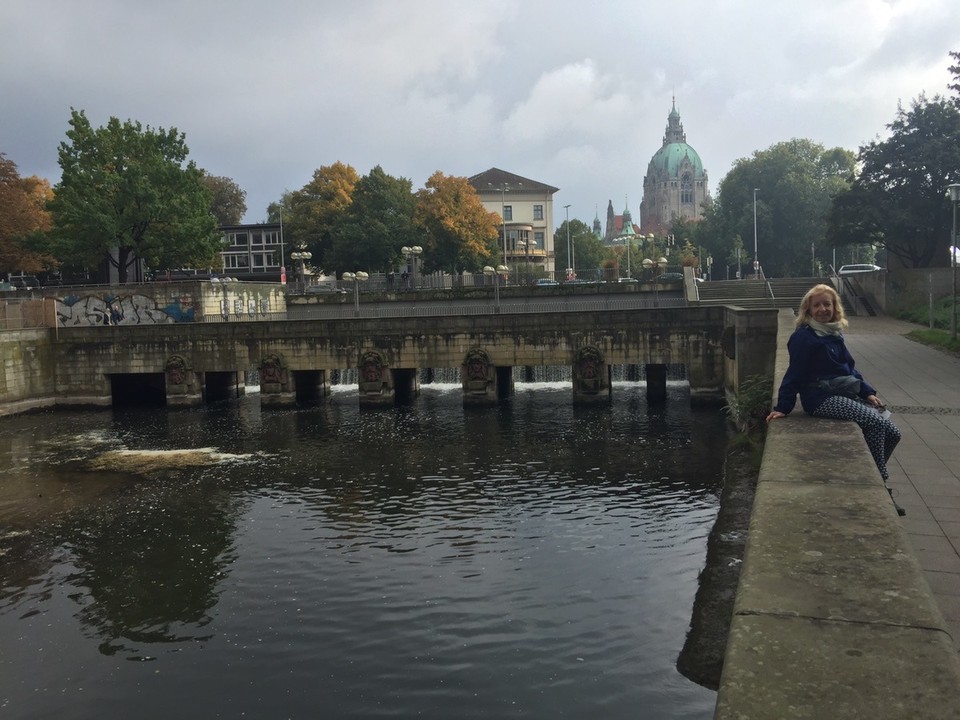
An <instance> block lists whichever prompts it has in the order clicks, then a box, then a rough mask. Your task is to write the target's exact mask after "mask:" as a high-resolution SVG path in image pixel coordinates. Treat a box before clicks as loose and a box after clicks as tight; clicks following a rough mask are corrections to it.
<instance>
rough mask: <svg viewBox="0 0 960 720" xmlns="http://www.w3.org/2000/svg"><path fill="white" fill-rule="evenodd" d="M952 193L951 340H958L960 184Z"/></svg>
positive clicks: (950, 188)
mask: <svg viewBox="0 0 960 720" xmlns="http://www.w3.org/2000/svg"><path fill="white" fill-rule="evenodd" d="M947 191H948V192H949V193H950V202H952V203H953V231H952V232H951V233H950V238H951V239H952V240H953V242H952V243H951V244H950V267H951V268H952V269H953V317H952V319H951V321H950V339H951V340H954V341H955V340H956V339H957V254H958V253H960V250H957V203H958V202H960V183H954V184H953V185H948V186H947Z"/></svg>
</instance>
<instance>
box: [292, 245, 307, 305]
mask: <svg viewBox="0 0 960 720" xmlns="http://www.w3.org/2000/svg"><path fill="white" fill-rule="evenodd" d="M312 257H313V253H311V252H310V251H309V250H306V249H305V248H304V247H302V246H301V247H299V248H297V249H296V250H294V251H293V252H292V253H290V259H291V260H294V261H296V262H298V263H299V264H300V275H299V290H300V292H301V293H303V292H306V286H307V277H306V272H307V271H306V267H305V266H306V262H307V260H309V259H310V258H312Z"/></svg>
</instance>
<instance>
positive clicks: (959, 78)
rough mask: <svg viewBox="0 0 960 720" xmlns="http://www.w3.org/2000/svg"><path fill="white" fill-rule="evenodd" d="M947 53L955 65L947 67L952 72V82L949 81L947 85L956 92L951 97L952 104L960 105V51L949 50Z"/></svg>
mask: <svg viewBox="0 0 960 720" xmlns="http://www.w3.org/2000/svg"><path fill="white" fill-rule="evenodd" d="M949 54H950V57H952V58H953V60H954V62H955V63H956V65H951V66H950V68H949V70H950V72H952V73H953V82H952V83H949V84H948V85H947V87H948V88H950V89H951V90H953V91H954V92H955V93H956V94H957V96H956V97H955V98H954V99H953V104H954V105H960V52H950V53H949Z"/></svg>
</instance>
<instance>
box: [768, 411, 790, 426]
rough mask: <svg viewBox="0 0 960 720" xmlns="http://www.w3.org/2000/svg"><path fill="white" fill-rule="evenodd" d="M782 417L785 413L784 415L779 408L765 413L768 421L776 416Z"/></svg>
mask: <svg viewBox="0 0 960 720" xmlns="http://www.w3.org/2000/svg"><path fill="white" fill-rule="evenodd" d="M782 417H786V415H784V414H783V413H782V412H780V411H779V410H771V411H770V414H769V415H767V422H768V423H769V422H770V421H771V420H776V419H777V418H782Z"/></svg>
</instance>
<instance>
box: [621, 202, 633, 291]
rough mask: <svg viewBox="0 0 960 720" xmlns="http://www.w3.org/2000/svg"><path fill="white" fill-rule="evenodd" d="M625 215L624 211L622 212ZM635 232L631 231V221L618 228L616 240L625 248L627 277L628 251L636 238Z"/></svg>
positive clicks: (628, 275)
mask: <svg viewBox="0 0 960 720" xmlns="http://www.w3.org/2000/svg"><path fill="white" fill-rule="evenodd" d="M624 213H625V214H626V211H624ZM636 235H637V234H636V232H634V230H633V222H632V221H631V220H629V219H628V220H625V221H624V223H623V227H622V228H620V235H619V236H618V239H619V240H620V241H621V242H623V243H624V244H625V245H626V246H627V277H630V276H631V275H630V270H631V268H630V249H631V246H632V245H633V239H634V238H635V237H636Z"/></svg>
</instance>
